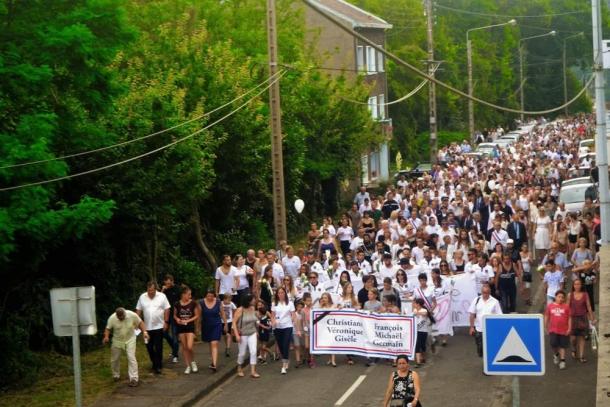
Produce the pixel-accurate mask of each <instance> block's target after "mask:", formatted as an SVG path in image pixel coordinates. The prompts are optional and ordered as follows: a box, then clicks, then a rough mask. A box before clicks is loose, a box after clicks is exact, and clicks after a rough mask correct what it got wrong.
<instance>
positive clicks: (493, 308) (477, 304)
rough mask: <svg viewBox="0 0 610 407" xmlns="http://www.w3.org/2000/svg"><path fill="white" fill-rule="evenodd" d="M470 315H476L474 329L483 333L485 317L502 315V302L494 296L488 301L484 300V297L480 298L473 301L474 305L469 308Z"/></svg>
mask: <svg viewBox="0 0 610 407" xmlns="http://www.w3.org/2000/svg"><path fill="white" fill-rule="evenodd" d="M468 313H469V314H475V318H474V328H475V329H476V330H477V331H478V332H483V316H484V315H501V314H502V307H500V302H499V301H498V300H496V299H495V298H494V297H492V296H489V298H488V299H487V300H484V299H483V297H482V296H479V297H477V298H475V299H474V300H472V304H470V308H468Z"/></svg>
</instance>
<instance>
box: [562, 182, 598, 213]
mask: <svg viewBox="0 0 610 407" xmlns="http://www.w3.org/2000/svg"><path fill="white" fill-rule="evenodd" d="M585 197H590V198H591V199H593V200H595V199H597V186H596V185H595V184H592V183H588V184H575V185H568V186H566V187H562V188H561V191H560V192H559V201H560V202H563V203H565V204H566V209H567V211H568V212H580V211H582V208H583V206H584V204H585Z"/></svg>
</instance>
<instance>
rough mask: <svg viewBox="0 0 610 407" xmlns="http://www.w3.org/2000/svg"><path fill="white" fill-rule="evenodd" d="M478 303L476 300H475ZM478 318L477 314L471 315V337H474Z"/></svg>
mask: <svg viewBox="0 0 610 407" xmlns="http://www.w3.org/2000/svg"><path fill="white" fill-rule="evenodd" d="M475 301H476V300H475ZM475 318H476V314H473V313H471V314H470V332H469V333H470V335H471V336H474V333H475V331H474V319H475Z"/></svg>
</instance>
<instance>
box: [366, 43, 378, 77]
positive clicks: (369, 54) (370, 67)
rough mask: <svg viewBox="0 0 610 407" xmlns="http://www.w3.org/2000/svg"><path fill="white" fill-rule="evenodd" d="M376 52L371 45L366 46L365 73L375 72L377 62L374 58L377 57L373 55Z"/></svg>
mask: <svg viewBox="0 0 610 407" xmlns="http://www.w3.org/2000/svg"><path fill="white" fill-rule="evenodd" d="M376 54H377V50H376V49H375V48H373V47H371V46H368V45H367V47H366V67H367V71H368V72H367V73H368V74H369V75H370V74H373V73H375V72H377V64H376V60H377V58H375V55H376Z"/></svg>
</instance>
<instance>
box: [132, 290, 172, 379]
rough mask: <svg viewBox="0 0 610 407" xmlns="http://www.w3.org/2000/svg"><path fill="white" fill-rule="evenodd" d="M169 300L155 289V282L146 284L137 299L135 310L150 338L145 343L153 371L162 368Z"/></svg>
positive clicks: (156, 372)
mask: <svg viewBox="0 0 610 407" xmlns="http://www.w3.org/2000/svg"><path fill="white" fill-rule="evenodd" d="M170 308H171V307H170V305H169V301H167V297H166V296H165V294H163V293H162V292H160V291H158V290H157V283H155V282H154V281H150V282H148V283H147V284H146V292H145V293H144V294H142V295H141V296H140V298H139V299H138V304H137V305H136V312H137V313H138V316H139V317H140V318H142V319H143V320H144V325H145V326H146V330H147V331H148V335H149V336H150V339H149V341H148V343H147V344H146V349H147V350H148V356H149V357H150V361H151V362H152V367H153V372H154V373H155V374H161V369H162V368H163V331H167V329H168V328H169V310H170Z"/></svg>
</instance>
